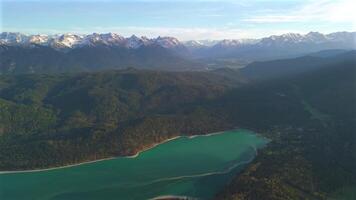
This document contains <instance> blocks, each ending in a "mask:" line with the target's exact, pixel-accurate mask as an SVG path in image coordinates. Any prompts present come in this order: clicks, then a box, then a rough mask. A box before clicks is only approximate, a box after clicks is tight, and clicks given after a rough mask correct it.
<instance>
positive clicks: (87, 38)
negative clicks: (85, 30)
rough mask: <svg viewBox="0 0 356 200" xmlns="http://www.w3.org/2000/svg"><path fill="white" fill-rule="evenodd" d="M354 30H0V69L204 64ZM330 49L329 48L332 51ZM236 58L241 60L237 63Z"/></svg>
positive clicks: (293, 50)
mask: <svg viewBox="0 0 356 200" xmlns="http://www.w3.org/2000/svg"><path fill="white" fill-rule="evenodd" d="M354 38H356V32H337V33H330V34H321V33H318V32H310V33H308V34H305V35H301V34H296V33H288V34H283V35H279V36H276V35H274V36H270V37H266V38H262V39H238V40H231V39H225V40H220V41H218V40H198V41H194V40H193V41H187V42H180V41H179V40H178V39H176V38H173V37H157V38H147V37H144V36H143V37H138V36H135V35H132V36H131V37H128V38H126V37H123V36H120V35H118V34H116V33H106V34H98V33H93V34H88V35H81V34H62V35H25V34H22V33H11V32H3V33H0V73H1V74H18V73H57V72H77V71H93V70H94V71H97V70H103V69H104V70H105V69H123V68H127V67H135V68H143V69H159V70H173V71H182V70H206V69H216V68H220V67H230V66H235V65H237V64H238V65H239V67H241V66H240V64H239V63H250V62H253V61H264V60H273V59H284V58H290V57H297V56H303V55H306V54H309V53H312V52H317V51H321V50H330V49H340V50H350V49H354V48H355V46H356V45H355V39H354ZM329 53H330V52H329ZM236 63H237V64H236Z"/></svg>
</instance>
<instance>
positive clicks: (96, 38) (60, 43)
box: [0, 32, 356, 49]
mask: <svg viewBox="0 0 356 200" xmlns="http://www.w3.org/2000/svg"><path fill="white" fill-rule="evenodd" d="M355 38H356V33H355V32H336V33H330V34H321V33H318V32H310V33H307V34H305V35H302V34H298V33H287V34H282V35H272V36H269V37H265V38H262V39H225V40H220V41H219V40H191V41H186V42H184V43H182V42H180V41H179V40H178V39H176V38H173V37H158V38H155V39H149V38H147V37H137V36H135V35H132V36H131V37H129V38H124V37H122V36H120V35H118V34H116V33H105V34H98V33H93V34H88V35H78V34H70V33H67V34H62V35H25V34H22V33H12V32H2V33H0V44H6V45H21V46H31V45H32V44H37V45H43V46H50V47H53V48H55V49H68V48H77V47H82V46H95V45H98V44H101V45H110V46H122V47H126V48H131V49H136V48H139V47H141V46H147V45H152V44H156V45H160V46H162V47H164V48H169V49H177V48H179V47H184V46H185V47H188V48H191V49H199V48H203V47H206V48H210V47H219V48H227V49H229V48H230V49H231V48H240V47H245V46H259V47H266V48H268V47H280V46H284V45H287V46H290V45H295V44H313V45H319V44H326V43H342V44H348V43H350V42H351V44H352V43H353V44H355Z"/></svg>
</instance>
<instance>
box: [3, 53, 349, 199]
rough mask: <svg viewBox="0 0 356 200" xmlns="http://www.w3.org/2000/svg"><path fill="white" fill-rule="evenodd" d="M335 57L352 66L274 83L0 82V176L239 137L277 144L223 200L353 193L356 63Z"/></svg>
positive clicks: (197, 79) (179, 76) (143, 75)
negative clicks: (193, 140)
mask: <svg viewBox="0 0 356 200" xmlns="http://www.w3.org/2000/svg"><path fill="white" fill-rule="evenodd" d="M338 56H346V57H348V58H351V59H339V60H336V61H337V62H336V61H335V62H331V63H329V62H328V64H327V65H320V66H319V67H316V68H313V69H312V70H304V69H303V70H302V71H298V70H297V72H296V73H290V74H288V76H287V77H285V78H283V77H278V79H274V78H273V79H272V78H271V79H268V80H266V79H250V80H249V79H246V77H243V75H244V73H241V72H239V71H236V70H231V69H219V70H215V71H211V72H157V71H148V70H147V71H145V70H135V69H127V70H121V71H106V72H95V73H79V74H56V75H54V74H52V75H48V74H47V75H46V74H42V75H38V74H37V75H18V76H1V77H0V169H1V170H20V169H35V168H46V167H52V166H62V165H67V164H73V163H78V162H83V161H89V160H96V159H100V158H107V157H112V156H121V155H132V154H135V153H136V152H137V151H139V150H142V149H144V148H146V147H150V146H152V145H153V144H155V143H157V142H162V141H164V140H165V139H169V138H172V137H174V136H178V135H191V134H204V133H209V132H214V131H220V130H226V129H230V128H235V127H242V128H247V129H252V130H255V131H257V132H258V133H260V134H262V135H263V136H265V137H268V138H270V139H272V141H271V143H270V144H269V145H268V147H267V148H265V149H264V150H262V152H260V154H259V155H258V156H257V158H256V160H255V161H254V162H253V163H252V164H251V165H250V166H249V167H247V168H246V170H244V171H243V172H242V174H241V175H240V176H237V177H236V178H235V179H234V180H233V181H232V182H231V183H230V184H229V185H228V186H227V188H226V189H225V190H224V191H222V192H221V193H220V194H218V195H217V199H244V200H249V199H264V200H269V199H281V200H282V199H283V200H284V199H293V200H295V199H327V198H328V197H330V196H337V195H340V193H343V192H342V191H348V190H349V189H347V188H353V187H354V186H355V185H356V183H355V180H356V177H355V174H356V171H355V169H356V149H355V147H356V135H355V124H356V123H355V122H356V119H355V116H356V115H355V109H356V105H355V102H356V97H355V91H356V88H355V87H356V83H355V73H356V64H355V63H356V62H355V59H352V58H355V57H354V52H348V53H345V54H344V55H338ZM321 59H322V58H321ZM325 59H329V58H325ZM296 60H298V59H296ZM278 62H282V61H278ZM283 62H284V61H283ZM283 62H282V63H283ZM305 62H306V63H308V62H309V60H305ZM269 63H270V62H268V63H267V64H269ZM306 63H303V62H299V65H304V64H306ZM260 66H262V67H264V68H261V71H266V70H267V69H268V68H269V67H268V66H269V65H265V66H264V65H262V64H261V65H260ZM291 66H295V67H297V66H296V65H291ZM265 67H266V68H265ZM272 68H273V65H272ZM254 70H256V73H261V72H260V71H259V68H255V69H254ZM247 78H248V77H247ZM33 158H36V159H33ZM345 188H346V189H345ZM340 191H341V192H340ZM342 195H345V194H342ZM346 195H347V194H346ZM262 197H263V198H262ZM336 199H337V198H336Z"/></svg>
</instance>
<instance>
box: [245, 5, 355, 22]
mask: <svg viewBox="0 0 356 200" xmlns="http://www.w3.org/2000/svg"><path fill="white" fill-rule="evenodd" d="M355 8H356V1H354V0H317V1H311V0H309V1H308V2H307V3H305V5H303V6H301V7H300V8H298V9H296V10H291V11H288V10H286V11H285V12H289V13H287V14H274V13H270V14H262V15H258V16H253V17H249V18H246V19H244V20H243V21H246V22H255V23H283V22H309V21H313V22H343V23H350V24H353V25H355V23H356V12H355ZM274 12H278V13H280V12H281V11H280V10H279V11H274Z"/></svg>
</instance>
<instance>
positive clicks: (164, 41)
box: [155, 36, 182, 48]
mask: <svg viewBox="0 0 356 200" xmlns="http://www.w3.org/2000/svg"><path fill="white" fill-rule="evenodd" d="M155 42H156V43H157V44H158V45H160V46H162V47H164V48H175V47H178V46H182V43H180V42H179V40H178V39H177V38H174V37H161V36H159V37H158V38H157V39H156V40H155Z"/></svg>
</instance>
